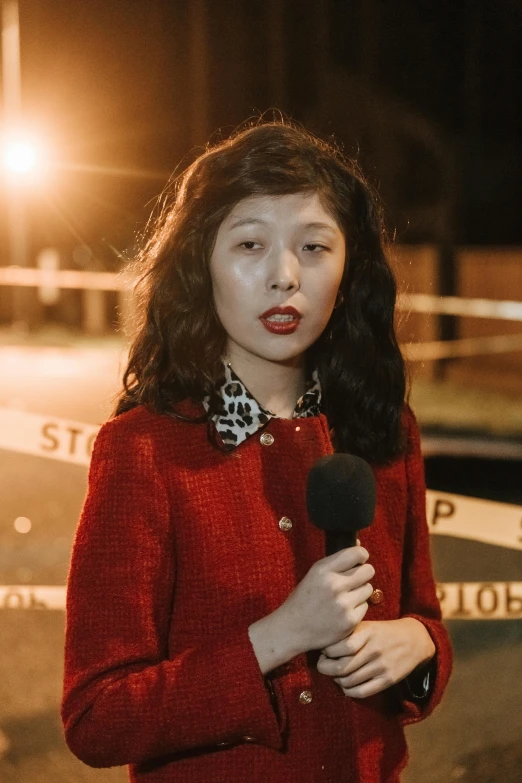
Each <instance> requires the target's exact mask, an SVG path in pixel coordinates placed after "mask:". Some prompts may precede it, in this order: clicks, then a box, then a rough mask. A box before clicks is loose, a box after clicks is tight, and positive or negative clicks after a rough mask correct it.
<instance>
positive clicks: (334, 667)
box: [317, 648, 381, 686]
mask: <svg viewBox="0 0 522 783" xmlns="http://www.w3.org/2000/svg"><path fill="white" fill-rule="evenodd" d="M376 660H377V656H376V655H375V654H372V653H371V652H368V651H367V650H365V649H364V648H363V649H362V650H361V651H360V652H359V653H357V655H348V656H344V657H342V658H329V657H328V656H324V655H323V656H321V657H320V658H319V660H318V662H317V668H318V670H319V671H320V672H321V674H327V675H328V676H330V677H334V678H336V679H339V680H340V679H342V678H345V680H343V681H342V682H341V683H340V684H341V685H347V686H350V685H356V684H358V683H357V682H354V681H351V682H349V681H348V679H346V678H348V677H349V676H354V675H355V674H356V673H357V672H362V675H360V676H362V677H363V678H364V677H365V676H366V677H367V676H368V675H367V674H366V675H365V672H368V667H369V666H371V664H374V662H375V661H376ZM319 666H320V668H319ZM365 667H366V668H365ZM374 669H375V672H374V671H373V669H372V672H371V673H372V674H374V673H377V672H378V671H381V668H380V667H379V665H378V664H377V665H375V664H374Z"/></svg>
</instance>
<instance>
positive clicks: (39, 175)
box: [2, 135, 49, 184]
mask: <svg viewBox="0 0 522 783" xmlns="http://www.w3.org/2000/svg"><path fill="white" fill-rule="evenodd" d="M2 167H3V169H4V173H5V174H6V176H7V177H8V178H9V179H10V180H12V181H18V182H20V183H22V182H28V183H31V184H36V183H38V182H39V181H41V180H42V179H43V178H46V175H47V173H48V172H47V169H48V167H49V160H48V155H47V154H46V151H45V150H44V148H43V146H42V144H41V143H40V142H38V141H36V140H34V139H32V138H28V137H26V136H23V135H16V136H14V135H11V136H9V137H8V138H6V137H4V139H3V145H2Z"/></svg>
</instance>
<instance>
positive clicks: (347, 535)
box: [325, 530, 357, 557]
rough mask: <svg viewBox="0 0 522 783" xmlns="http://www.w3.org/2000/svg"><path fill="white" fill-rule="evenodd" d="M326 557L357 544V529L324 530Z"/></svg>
mask: <svg viewBox="0 0 522 783" xmlns="http://www.w3.org/2000/svg"><path fill="white" fill-rule="evenodd" d="M325 534H326V557H328V555H333V554H335V553H336V552H339V550H341V549H347V548H348V547H350V546H355V545H356V544H357V530H325Z"/></svg>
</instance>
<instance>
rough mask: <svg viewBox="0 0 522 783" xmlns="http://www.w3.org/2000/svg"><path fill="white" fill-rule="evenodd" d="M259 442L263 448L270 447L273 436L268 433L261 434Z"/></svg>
mask: <svg viewBox="0 0 522 783" xmlns="http://www.w3.org/2000/svg"><path fill="white" fill-rule="evenodd" d="M259 440H260V441H261V444H262V445H263V446H271V445H272V443H273V442H274V436H273V435H271V433H270V432H263V434H262V435H261V437H260V438H259Z"/></svg>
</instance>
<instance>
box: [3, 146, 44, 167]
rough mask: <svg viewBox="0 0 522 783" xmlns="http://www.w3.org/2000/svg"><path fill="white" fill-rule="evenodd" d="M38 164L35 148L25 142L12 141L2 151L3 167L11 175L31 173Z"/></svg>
mask: <svg viewBox="0 0 522 783" xmlns="http://www.w3.org/2000/svg"><path fill="white" fill-rule="evenodd" d="M37 163H38V153H37V151H36V148H35V147H34V146H33V145H32V144H29V143H27V142H25V141H14V142H11V143H9V144H8V145H6V147H5V150H4V166H5V167H6V169H7V170H8V171H10V172H12V173H13V174H25V173H26V172H28V171H33V170H34V169H35V167H36V165H37Z"/></svg>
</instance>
